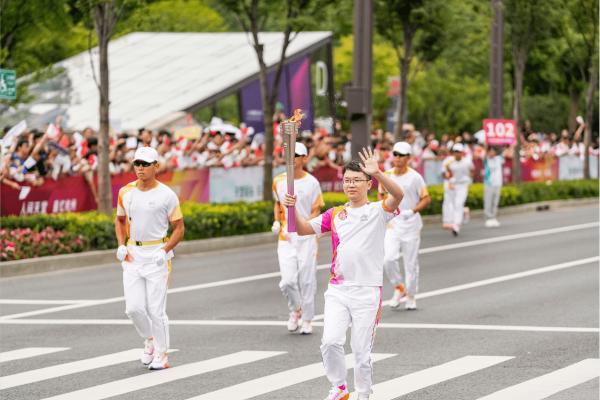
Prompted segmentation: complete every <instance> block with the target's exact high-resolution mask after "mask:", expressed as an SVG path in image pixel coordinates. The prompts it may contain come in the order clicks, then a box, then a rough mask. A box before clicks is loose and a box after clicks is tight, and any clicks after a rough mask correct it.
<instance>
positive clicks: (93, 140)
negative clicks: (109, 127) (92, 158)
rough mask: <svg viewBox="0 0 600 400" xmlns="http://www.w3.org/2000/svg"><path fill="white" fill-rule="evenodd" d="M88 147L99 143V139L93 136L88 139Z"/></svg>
mask: <svg viewBox="0 0 600 400" xmlns="http://www.w3.org/2000/svg"><path fill="white" fill-rule="evenodd" d="M87 144H88V147H90V146H96V145H98V139H96V138H95V137H91V138H89V139H88V140H87Z"/></svg>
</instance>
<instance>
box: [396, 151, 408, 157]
mask: <svg viewBox="0 0 600 400" xmlns="http://www.w3.org/2000/svg"><path fill="white" fill-rule="evenodd" d="M392 154H393V155H394V157H406V156H408V154H402V153H398V152H397V151H394V152H393V153H392Z"/></svg>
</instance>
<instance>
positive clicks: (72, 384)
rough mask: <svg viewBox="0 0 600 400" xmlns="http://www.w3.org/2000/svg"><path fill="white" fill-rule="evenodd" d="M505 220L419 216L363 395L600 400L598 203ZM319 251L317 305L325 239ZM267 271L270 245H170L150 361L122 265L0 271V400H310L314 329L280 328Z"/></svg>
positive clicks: (314, 391) (315, 366)
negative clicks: (409, 307)
mask: <svg viewBox="0 0 600 400" xmlns="http://www.w3.org/2000/svg"><path fill="white" fill-rule="evenodd" d="M501 222H502V226H501V227H500V228H497V229H485V228H483V223H482V221H481V220H473V221H471V223H469V224H468V225H467V226H465V228H464V230H463V232H462V233H461V235H460V236H459V237H458V238H454V237H452V236H451V235H450V234H449V233H448V232H446V231H442V230H441V229H439V227H438V226H426V227H425V229H424V231H423V240H422V255H421V288H420V289H421V294H420V298H418V306H419V310H418V311H414V312H409V311H393V310H390V309H389V307H386V308H385V309H384V313H383V317H382V324H381V326H380V328H379V329H378V331H377V339H376V344H375V349H374V351H375V353H376V356H375V357H376V362H375V382H376V383H377V386H376V387H375V395H374V396H373V397H372V398H373V399H375V400H384V399H387V400H392V399H400V398H402V399H436V400H437V399H457V400H459V399H460V400H470V399H473V400H475V399H486V400H495V399H510V400H515V399H523V400H525V399H527V400H535V399H552V400H567V399H577V400H587V399H598V398H599V397H598V396H599V395H598V393H599V384H598V374H599V373H600V361H599V360H598V345H599V343H598V333H599V329H598V326H599V320H598V318H599V314H598V309H599V308H598V307H599V305H598V301H599V293H598V287H599V274H598V240H599V237H598V208H597V207H578V208H571V209H559V210H557V211H551V212H550V211H546V212H537V213H528V214H518V215H512V216H506V217H504V218H503V219H502V221H501ZM319 253H320V254H319V263H320V264H322V266H321V267H319V271H318V283H319V290H318V294H317V314H320V313H321V312H322V310H323V291H324V289H325V284H326V279H327V271H326V268H327V267H326V263H327V262H328V261H329V259H330V257H331V250H330V246H329V242H328V239H327V238H323V239H321V247H320V252H319ZM277 271H278V267H277V262H276V254H275V243H265V244H264V245H261V246H255V247H248V248H243V249H231V250H228V251H219V252H211V253H203V254H196V255H190V256H182V257H178V258H177V260H176V262H175V266H174V273H173V275H172V283H171V292H170V294H169V304H168V313H169V318H170V320H171V323H172V325H171V345H172V347H173V348H174V349H176V350H178V351H176V352H174V353H173V355H172V356H171V357H170V361H171V364H172V368H170V369H169V370H165V371H160V372H149V371H147V370H144V369H143V368H141V367H140V365H139V364H138V362H137V361H136V358H137V356H138V348H139V346H140V340H139V338H138V337H137V335H136V334H135V332H134V329H133V327H132V326H131V325H130V324H129V323H128V321H127V319H126V317H125V315H124V303H123V300H122V297H121V296H122V286H121V273H120V267H119V266H118V265H117V264H116V263H115V265H114V266H108V267H107V266H99V267H92V268H85V269H81V270H77V271H72V270H70V271H66V272H55V273H49V274H43V275H37V276H27V277H17V278H6V279H3V280H1V281H0V297H1V300H0V333H1V341H0V353H1V354H0V375H1V377H0V389H3V390H2V391H1V392H0V397H1V398H2V399H45V398H50V397H52V398H57V399H86V400H88V399H104V398H108V397H111V398H118V399H136V400H137V399H176V400H179V399H181V400H187V399H191V398H194V399H204V400H206V399H249V398H256V399H263V400H266V399H271V400H275V399H277V400H281V399H310V400H320V399H322V398H324V397H325V395H326V393H327V390H328V383H327V380H326V379H325V378H324V376H323V369H322V366H321V364H320V361H321V357H320V353H319V342H320V334H321V332H322V327H321V326H316V327H315V333H314V334H313V335H311V336H300V335H297V334H289V333H287V331H286V329H285V320H286V316H287V312H286V307H285V302H284V300H283V298H282V296H281V294H280V292H279V289H278V287H277V283H278V279H279V277H278V273H277ZM391 293H392V288H391V286H389V285H387V286H386V287H385V288H384V295H385V298H386V299H388V298H389V297H390V296H391ZM317 319H318V317H317ZM318 324H319V323H317V325H318ZM349 352H350V349H349V348H348V353H349ZM350 367H351V365H349V368H350ZM348 378H349V384H350V387H352V371H351V370H349V374H348Z"/></svg>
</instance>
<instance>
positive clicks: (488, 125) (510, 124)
mask: <svg viewBox="0 0 600 400" xmlns="http://www.w3.org/2000/svg"><path fill="white" fill-rule="evenodd" d="M483 130H484V131H485V141H486V143H487V144H491V145H494V146H497V145H511V144H513V143H515V142H516V141H517V124H516V123H515V121H514V120H513V119H484V120H483Z"/></svg>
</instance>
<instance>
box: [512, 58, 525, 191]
mask: <svg viewBox="0 0 600 400" xmlns="http://www.w3.org/2000/svg"><path fill="white" fill-rule="evenodd" d="M526 61H527V50H526V49H515V50H513V63H514V80H515V82H514V89H513V119H514V120H515V123H516V125H517V127H516V130H517V131H516V132H515V134H516V137H517V143H516V145H515V152H514V156H513V176H512V180H513V183H520V182H521V156H520V153H521V124H520V123H519V119H520V117H521V99H522V96H523V75H524V74H525V62H526Z"/></svg>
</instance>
